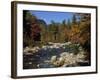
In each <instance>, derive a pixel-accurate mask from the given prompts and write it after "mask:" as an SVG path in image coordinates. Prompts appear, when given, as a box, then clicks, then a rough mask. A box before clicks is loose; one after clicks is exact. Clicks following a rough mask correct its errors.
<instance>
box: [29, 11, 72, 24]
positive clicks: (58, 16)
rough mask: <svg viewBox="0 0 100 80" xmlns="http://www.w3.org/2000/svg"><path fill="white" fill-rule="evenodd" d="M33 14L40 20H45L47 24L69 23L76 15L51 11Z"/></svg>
mask: <svg viewBox="0 0 100 80" xmlns="http://www.w3.org/2000/svg"><path fill="white" fill-rule="evenodd" d="M30 13H31V14H33V15H35V16H36V17H37V18H38V19H43V20H44V21H45V22H46V23H47V24H50V23H51V21H52V20H53V21H54V22H57V23H59V22H60V23H61V22H62V21H63V20H66V22H67V21H68V19H70V20H71V19H72V16H73V14H74V13H70V12H51V11H33V10H31V11H30Z"/></svg>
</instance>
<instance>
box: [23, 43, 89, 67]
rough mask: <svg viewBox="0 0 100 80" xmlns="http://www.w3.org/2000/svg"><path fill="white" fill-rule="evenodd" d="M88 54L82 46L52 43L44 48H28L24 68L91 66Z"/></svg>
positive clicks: (24, 53) (24, 55)
mask: <svg viewBox="0 0 100 80" xmlns="http://www.w3.org/2000/svg"><path fill="white" fill-rule="evenodd" d="M86 57H87V53H86V51H84V50H83V48H82V46H81V45H80V44H73V43H71V42H66V43H52V42H48V45H43V46H42V47H38V46H35V47H26V48H24V50H23V68H24V69H34V68H54V67H72V66H89V65H90V64H89V60H87V59H86Z"/></svg>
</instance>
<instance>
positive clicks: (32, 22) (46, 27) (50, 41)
mask: <svg viewBox="0 0 100 80" xmlns="http://www.w3.org/2000/svg"><path fill="white" fill-rule="evenodd" d="M58 17H59V16H58ZM54 43H61V44H63V43H70V44H71V45H69V46H66V45H65V46H64V47H65V48H67V49H68V48H69V49H70V50H72V51H71V52H70V51H69V53H74V55H77V54H78V55H79V48H80V47H81V48H82V50H83V51H84V52H85V60H84V61H88V65H90V49H91V14H88V13H74V15H73V17H72V19H71V20H70V19H68V20H67V21H66V20H65V19H64V20H63V21H62V22H61V23H60V22H55V21H54V20H52V21H51V23H50V24H47V23H46V22H45V21H44V20H43V19H39V18H37V16H36V15H33V14H31V13H30V11H29V10H24V11H23V48H24V50H26V52H27V53H28V52H30V53H37V54H40V53H39V52H33V50H31V49H30V50H29V49H28V51H27V49H26V48H35V47H37V46H38V48H37V50H38V51H40V48H43V46H46V45H54ZM76 45H79V46H76ZM58 46H59V45H58ZM73 49H74V51H73ZM63 52H68V51H66V50H65V51H63ZM40 55H41V54H40ZM55 55H56V53H55V54H54V53H53V55H52V56H51V57H50V59H51V60H53V59H55V58H57V59H58V56H55ZM60 55H61V53H60ZM34 56H35V55H33V57H34ZM44 56H46V55H44ZM49 56H50V55H49ZM35 57H36V56H35ZM25 58H26V56H25ZM42 58H43V57H42ZM73 58H74V57H73ZM39 59H40V58H39ZM46 59H47V58H46ZM57 59H56V60H57ZM35 60H36V59H35ZM48 60H49V58H48ZM25 61H26V59H24V68H30V67H29V66H28V67H27V66H26V63H29V62H28V61H26V62H25ZM38 62H39V61H37V63H36V66H39V63H38ZM44 62H48V61H44ZM66 62H67V61H66ZM34 64H35V63H34V60H33V61H31V63H30V65H31V67H33V65H34ZM54 65H55V64H54ZM25 66H26V67H25ZM36 66H34V67H33V68H37V67H36ZM56 66H58V65H56ZM59 66H61V64H59ZM68 66H69V65H68ZM46 67H47V66H46ZM39 68H40V67H39Z"/></svg>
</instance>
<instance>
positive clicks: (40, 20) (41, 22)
mask: <svg viewBox="0 0 100 80" xmlns="http://www.w3.org/2000/svg"><path fill="white" fill-rule="evenodd" d="M37 22H38V23H39V24H42V25H44V26H45V27H47V24H46V22H45V21H44V20H42V19H38V20H37Z"/></svg>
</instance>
